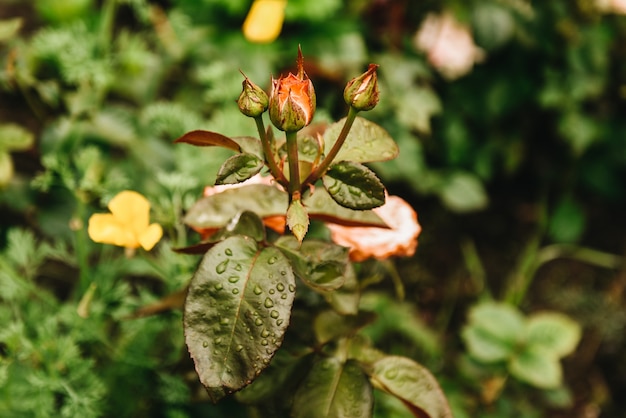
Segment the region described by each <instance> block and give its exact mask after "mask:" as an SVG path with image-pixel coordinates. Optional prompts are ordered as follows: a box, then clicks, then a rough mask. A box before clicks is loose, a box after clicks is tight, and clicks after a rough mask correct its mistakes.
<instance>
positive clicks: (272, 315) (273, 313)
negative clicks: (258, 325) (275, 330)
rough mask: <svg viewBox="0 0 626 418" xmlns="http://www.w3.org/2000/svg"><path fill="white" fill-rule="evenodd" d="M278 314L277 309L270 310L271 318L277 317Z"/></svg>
mask: <svg viewBox="0 0 626 418" xmlns="http://www.w3.org/2000/svg"><path fill="white" fill-rule="evenodd" d="M278 315H279V314H278V311H272V312H270V316H271V317H272V318H274V319H276V318H278Z"/></svg>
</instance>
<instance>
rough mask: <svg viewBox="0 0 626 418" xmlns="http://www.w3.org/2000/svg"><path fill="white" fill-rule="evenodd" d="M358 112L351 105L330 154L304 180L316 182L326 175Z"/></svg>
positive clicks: (310, 182)
mask: <svg viewBox="0 0 626 418" xmlns="http://www.w3.org/2000/svg"><path fill="white" fill-rule="evenodd" d="M358 113H359V111H358V110H356V109H355V108H353V107H350V110H348V116H346V121H345V122H344V124H343V128H341V132H340V133H339V136H338V137H337V140H336V141H335V143H334V144H333V146H332V148H331V149H330V151H329V152H328V155H327V156H326V157H325V158H324V160H323V161H322V162H321V164H320V165H318V166H317V167H315V168H314V169H313V171H312V172H311V174H309V176H308V177H307V178H306V180H305V181H304V183H305V184H312V183H315V181H316V180H317V179H319V178H320V177H322V175H324V173H325V172H326V170H327V169H328V167H329V166H330V164H331V163H332V162H333V160H334V159H335V157H336V156H337V154H338V153H339V150H340V149H341V147H342V146H343V143H344V142H345V141H346V138H347V137H348V133H349V132H350V129H351V128H352V124H353V123H354V120H355V119H356V116H357V114H358Z"/></svg>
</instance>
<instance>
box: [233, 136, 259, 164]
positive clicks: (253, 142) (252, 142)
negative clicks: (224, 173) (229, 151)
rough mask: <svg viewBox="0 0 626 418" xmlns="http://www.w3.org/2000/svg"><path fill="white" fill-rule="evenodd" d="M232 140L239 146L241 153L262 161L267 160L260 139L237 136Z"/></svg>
mask: <svg viewBox="0 0 626 418" xmlns="http://www.w3.org/2000/svg"><path fill="white" fill-rule="evenodd" d="M231 139H232V140H233V141H234V142H236V143H237V144H238V145H239V149H240V150H241V152H245V153H248V154H252V155H255V156H257V157H258V158H259V159H261V160H262V159H264V158H265V154H264V153H263V145H262V144H261V141H260V140H259V139H258V138H254V137H252V136H236V137H234V138H231Z"/></svg>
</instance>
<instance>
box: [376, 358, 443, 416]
mask: <svg viewBox="0 0 626 418" xmlns="http://www.w3.org/2000/svg"><path fill="white" fill-rule="evenodd" d="M370 378H371V381H372V384H373V385H374V387H376V388H378V389H381V390H383V391H385V392H387V393H389V394H391V395H393V396H395V397H397V398H399V399H401V400H402V401H403V402H404V403H405V404H407V406H408V407H410V409H411V410H412V411H414V412H416V413H419V415H416V416H418V417H425V418H426V417H429V418H448V417H449V418H452V412H451V411H450V407H449V406H448V401H447V400H446V397H445V395H444V393H443V391H442V390H441V388H440V387H439V384H438V383H437V380H436V379H435V377H434V376H433V375H432V374H431V373H430V372H429V371H428V370H427V369H426V368H424V367H423V366H421V365H419V364H418V363H416V362H414V361H413V360H411V359H409V358H406V357H399V356H386V357H383V358H382V359H380V360H378V361H377V362H376V363H374V365H373V372H372V375H371V376H370Z"/></svg>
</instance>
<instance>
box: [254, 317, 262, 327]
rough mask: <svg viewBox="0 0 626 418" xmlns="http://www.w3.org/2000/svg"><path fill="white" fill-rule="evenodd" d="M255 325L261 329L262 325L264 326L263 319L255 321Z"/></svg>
mask: <svg viewBox="0 0 626 418" xmlns="http://www.w3.org/2000/svg"><path fill="white" fill-rule="evenodd" d="M254 325H256V326H257V327H260V326H261V325H263V320H262V319H261V318H257V319H255V320H254Z"/></svg>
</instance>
